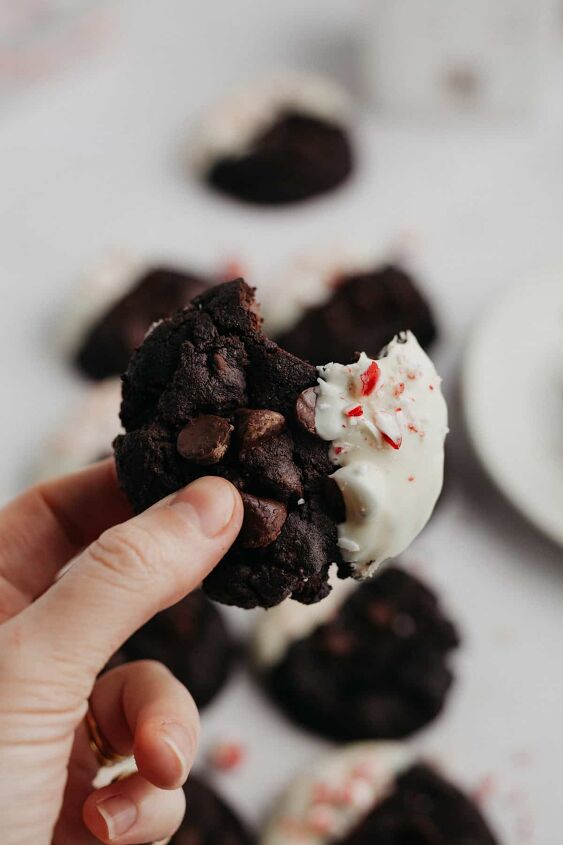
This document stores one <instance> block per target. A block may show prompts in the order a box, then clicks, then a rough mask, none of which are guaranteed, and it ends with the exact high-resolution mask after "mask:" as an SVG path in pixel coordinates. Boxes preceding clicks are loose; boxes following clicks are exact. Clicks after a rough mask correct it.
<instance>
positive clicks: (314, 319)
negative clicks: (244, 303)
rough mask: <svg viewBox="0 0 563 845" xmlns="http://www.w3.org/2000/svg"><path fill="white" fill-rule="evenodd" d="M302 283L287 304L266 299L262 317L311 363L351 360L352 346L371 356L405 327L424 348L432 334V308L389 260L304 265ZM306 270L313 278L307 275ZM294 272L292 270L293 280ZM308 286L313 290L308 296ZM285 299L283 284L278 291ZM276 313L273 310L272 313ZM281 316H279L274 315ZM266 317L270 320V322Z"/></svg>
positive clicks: (276, 336) (278, 336) (283, 343)
mask: <svg viewBox="0 0 563 845" xmlns="http://www.w3.org/2000/svg"><path fill="white" fill-rule="evenodd" d="M305 270H306V284H305V285H302V286H301V287H302V289H304V290H305V293H304V294H301V298H302V305H301V306H299V301H300V294H299V292H298V293H297V296H296V297H295V298H293V300H290V302H289V307H287V305H285V304H283V303H281V304H278V302H277V301H276V297H274V299H273V301H272V303H271V312H272V319H271V321H268V323H269V329H270V332H271V333H272V334H273V336H274V339H275V340H276V342H277V343H279V344H280V346H282V347H283V348H284V349H287V350H288V351H289V352H292V353H293V354H294V355H298V356H299V357H300V358H305V359H306V360H307V361H311V363H313V364H323V363H324V362H325V361H329V360H333V361H351V360H352V359H353V357H354V354H355V353H356V352H357V351H358V350H363V351H364V352H366V353H367V354H368V355H371V356H376V355H377V354H378V352H379V350H380V349H381V348H382V347H383V346H384V345H385V344H386V343H388V342H389V341H390V340H391V339H392V338H393V337H394V336H395V335H396V334H398V333H399V332H401V331H404V330H406V329H409V330H410V331H412V332H413V334H415V335H416V337H417V339H418V341H419V343H420V345H421V346H422V347H423V348H424V349H427V348H428V347H429V346H430V345H431V344H432V342H433V341H434V340H435V338H436V336H437V329H436V322H435V319H434V315H433V313H432V309H431V307H430V305H429V303H428V302H427V300H426V299H425V297H424V296H423V294H422V293H421V291H420V290H419V288H418V287H417V285H416V283H415V280H414V279H413V277H412V276H411V275H410V274H409V273H407V272H406V271H405V270H403V269H402V268H401V267H399V266H397V265H394V264H380V265H376V266H369V265H366V266H362V263H359V264H358V265H357V266H356V267H354V266H353V264H352V266H351V267H349V268H347V267H341V268H338V267H334V268H333V269H332V272H329V268H326V267H325V268H321V267H319V268H318V269H317V272H316V273H315V271H314V268H312V267H309V268H308V270H307V267H305ZM311 275H313V276H315V275H316V278H313V279H311ZM298 280H299V274H298V275H297V281H298ZM309 291H313V292H314V296H312V295H310V293H309ZM282 296H283V298H284V300H285V302H287V300H288V297H287V290H284V291H283V293H282V292H281V291H280V294H279V296H278V297H277V299H279V300H281V299H282ZM278 315H279V316H278ZM280 317H281V319H280ZM270 322H271V326H270Z"/></svg>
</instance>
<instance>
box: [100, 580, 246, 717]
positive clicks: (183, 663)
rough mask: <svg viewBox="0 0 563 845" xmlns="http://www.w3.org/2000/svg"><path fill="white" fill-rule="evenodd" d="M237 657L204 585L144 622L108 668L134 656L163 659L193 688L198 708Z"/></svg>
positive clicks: (191, 689)
mask: <svg viewBox="0 0 563 845" xmlns="http://www.w3.org/2000/svg"><path fill="white" fill-rule="evenodd" d="M233 658H234V644H233V640H232V638H231V635H230V633H229V631H228V629H227V626H226V624H225V621H224V619H223V617H222V615H221V613H220V612H219V610H218V609H217V608H216V607H215V605H214V604H213V602H211V601H209V599H208V598H206V596H204V594H203V593H202V592H201V590H198V591H197V592H195V593H191V594H190V595H189V596H186V598H185V599H182V601H180V602H178V603H177V604H175V605H173V606H172V607H169V608H168V609H167V610H164V611H162V613H158V614H157V615H156V616H154V617H153V618H152V619H151V620H150V622H147V623H146V625H143V627H142V628H141V629H140V630H139V631H137V632H136V633H135V634H133V636H132V637H130V638H129V639H128V640H127V642H126V643H124V645H123V646H122V647H121V648H120V650H119V651H118V652H117V654H115V655H114V656H113V658H112V660H111V661H110V663H109V666H108V668H111V667H113V666H118V665H119V664H121V663H128V662H129V661H131V660H158V661H159V662H160V663H164V665H165V666H167V667H168V669H170V671H171V672H172V674H173V675H175V676H176V677H177V678H178V680H179V681H181V682H182V683H183V684H184V686H185V687H187V688H188V690H189V691H190V692H191V694H192V695H193V697H194V700H195V702H196V704H197V705H198V707H204V706H205V705H206V704H209V702H210V701H211V699H212V698H214V697H215V695H216V694H217V693H218V692H219V690H220V689H221V687H222V686H223V684H224V683H225V681H226V680H227V678H228V675H229V672H230V669H231V667H232V664H233Z"/></svg>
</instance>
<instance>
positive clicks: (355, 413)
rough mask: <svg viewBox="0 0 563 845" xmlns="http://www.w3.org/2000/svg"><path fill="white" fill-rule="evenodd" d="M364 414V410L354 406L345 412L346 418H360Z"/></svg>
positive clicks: (359, 406)
mask: <svg viewBox="0 0 563 845" xmlns="http://www.w3.org/2000/svg"><path fill="white" fill-rule="evenodd" d="M363 413H364V409H363V408H362V406H361V405H356V406H355V407H354V408H350V410H349V411H346V416H347V417H361V416H362V414H363Z"/></svg>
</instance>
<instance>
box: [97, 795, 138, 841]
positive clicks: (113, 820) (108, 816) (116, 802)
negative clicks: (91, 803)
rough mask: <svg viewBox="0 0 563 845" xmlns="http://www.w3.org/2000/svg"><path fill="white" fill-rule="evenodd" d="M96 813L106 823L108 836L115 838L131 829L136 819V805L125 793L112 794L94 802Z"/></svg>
mask: <svg viewBox="0 0 563 845" xmlns="http://www.w3.org/2000/svg"><path fill="white" fill-rule="evenodd" d="M96 809H97V810H98V813H99V814H100V816H101V817H102V818H103V820H104V821H105V823H106V825H107V829H108V837H109V838H110V839H116V838H117V837H118V836H123V834H124V833H127V831H128V830H131V828H132V827H133V825H134V824H135V822H136V821H137V816H138V810H137V805H136V804H135V803H134V802H133V801H131V799H130V798H126V797H125V795H112V796H111V797H110V798H105V799H104V800H103V801H100V802H99V804H96Z"/></svg>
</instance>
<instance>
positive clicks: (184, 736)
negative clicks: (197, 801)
mask: <svg viewBox="0 0 563 845" xmlns="http://www.w3.org/2000/svg"><path fill="white" fill-rule="evenodd" d="M160 736H161V738H162V741H163V742H165V743H166V745H167V746H168V748H169V749H170V751H171V752H172V754H173V755H174V757H175V758H176V762H177V766H178V775H177V777H178V782H179V783H185V781H186V780H187V777H188V775H189V773H190V761H191V760H192V758H193V745H192V741H191V738H190V736H189V735H188V732H187V731H186V730H185V729H184V728H183V727H182V726H181V725H166V726H165V727H164V728H163V729H162V731H161V733H160Z"/></svg>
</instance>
